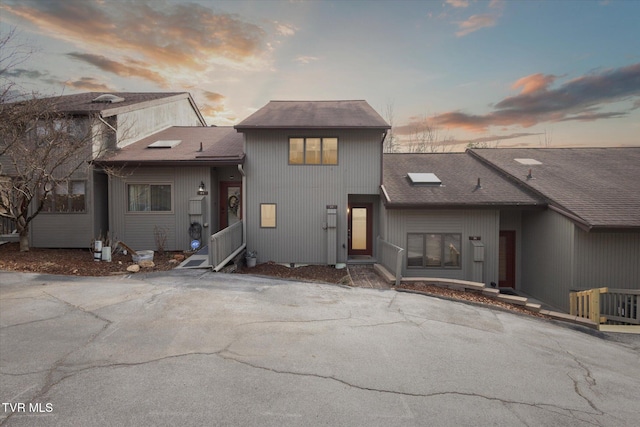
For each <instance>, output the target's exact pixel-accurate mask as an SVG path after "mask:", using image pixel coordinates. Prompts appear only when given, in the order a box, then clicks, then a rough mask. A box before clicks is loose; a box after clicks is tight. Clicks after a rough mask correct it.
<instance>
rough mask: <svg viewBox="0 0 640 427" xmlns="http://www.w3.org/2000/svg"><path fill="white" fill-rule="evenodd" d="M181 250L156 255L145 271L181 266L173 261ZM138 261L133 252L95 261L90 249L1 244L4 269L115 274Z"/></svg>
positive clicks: (0, 251) (89, 274)
mask: <svg viewBox="0 0 640 427" xmlns="http://www.w3.org/2000/svg"><path fill="white" fill-rule="evenodd" d="M176 253H177V252H175V253H174V252H165V254H164V255H160V254H159V253H158V252H156V253H155V254H154V256H153V262H154V264H155V266H154V267H152V268H141V269H140V271H141V272H151V271H167V270H171V269H172V268H174V267H175V266H176V265H178V263H177V262H172V261H171V260H172V259H173V256H174V254H176ZM133 264H135V263H134V262H133V260H132V259H131V255H123V254H113V256H112V261H111V262H103V261H94V260H93V252H91V251H90V250H89V249H40V248H31V249H30V250H29V251H28V252H20V250H19V244H18V243H6V244H4V245H0V270H5V271H20V272H27V273H45V274H63V275H68V276H111V275H115V274H127V273H129V272H128V271H127V267H129V266H130V265H133Z"/></svg>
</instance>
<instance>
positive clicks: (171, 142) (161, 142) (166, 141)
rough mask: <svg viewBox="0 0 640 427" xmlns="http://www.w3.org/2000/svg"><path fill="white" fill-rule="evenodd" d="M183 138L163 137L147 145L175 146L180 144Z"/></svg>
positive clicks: (157, 146) (156, 146)
mask: <svg viewBox="0 0 640 427" xmlns="http://www.w3.org/2000/svg"><path fill="white" fill-rule="evenodd" d="M181 142H182V140H179V139H164V140H163V139H161V140H158V141H156V142H154V143H153V144H149V145H147V148H173V147H175V146H177V145H178V144H180V143H181Z"/></svg>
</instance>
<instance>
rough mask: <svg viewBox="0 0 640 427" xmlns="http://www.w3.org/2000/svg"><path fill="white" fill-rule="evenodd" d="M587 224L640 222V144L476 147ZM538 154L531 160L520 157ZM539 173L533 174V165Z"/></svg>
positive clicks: (609, 225) (481, 155)
mask: <svg viewBox="0 0 640 427" xmlns="http://www.w3.org/2000/svg"><path fill="white" fill-rule="evenodd" d="M472 154H473V155H475V156H477V157H478V158H480V159H482V160H483V161H485V162H486V163H487V164H490V165H492V166H494V167H496V168H498V169H500V170H502V171H504V172H505V173H506V174H508V175H509V176H511V177H512V179H515V180H517V181H519V182H520V183H522V184H524V185H525V186H527V187H529V188H531V189H533V190H535V191H536V192H537V193H539V194H540V195H542V196H544V197H545V198H546V199H547V200H548V202H549V206H550V207H552V208H554V209H556V210H558V211H560V212H561V213H564V214H566V215H567V216H569V217H572V216H573V217H575V218H573V219H574V220H575V221H577V222H578V223H579V224H581V225H582V226H583V228H586V229H592V228H601V229H615V228H620V229H628V228H640V187H639V183H640V147H636V148H530V149H524V148H523V149H520V148H514V149H482V150H480V149H476V150H472ZM523 158H524V159H534V160H537V161H538V162H540V163H542V164H533V165H526V164H521V163H520V162H517V161H515V160H514V159H523ZM530 169H531V175H532V178H533V179H527V175H528V174H529V170H530Z"/></svg>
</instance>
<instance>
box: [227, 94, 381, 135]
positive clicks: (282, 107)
mask: <svg viewBox="0 0 640 427" xmlns="http://www.w3.org/2000/svg"><path fill="white" fill-rule="evenodd" d="M235 127H236V129H238V130H240V131H243V130H248V129H264V128H266V129H269V128H271V129H283V128H315V129H318V128H374V129H389V128H390V126H389V124H387V122H386V121H385V120H384V119H383V118H382V117H380V115H379V114H378V113H377V112H376V111H375V110H374V109H373V108H371V106H370V105H369V104H368V103H367V102H366V101H271V102H269V103H268V104H267V105H265V106H264V107H262V108H261V109H259V110H258V111H256V112H255V113H253V114H252V115H250V116H249V117H247V118H246V119H244V120H243V121H242V122H240V123H239V124H237V125H236V126H235Z"/></svg>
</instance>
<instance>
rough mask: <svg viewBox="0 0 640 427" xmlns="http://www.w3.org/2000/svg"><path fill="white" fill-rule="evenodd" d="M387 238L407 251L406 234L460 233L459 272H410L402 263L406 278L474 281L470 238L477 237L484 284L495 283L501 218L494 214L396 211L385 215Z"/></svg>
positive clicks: (488, 211) (445, 270)
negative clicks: (481, 245)
mask: <svg viewBox="0 0 640 427" xmlns="http://www.w3.org/2000/svg"><path fill="white" fill-rule="evenodd" d="M386 216H387V225H386V228H387V230H388V235H387V237H386V239H385V240H387V241H388V242H389V243H392V244H394V245H396V246H399V247H401V248H404V249H406V247H407V233H460V234H461V235H462V242H461V246H462V247H461V248H460V249H461V250H460V252H461V256H462V268H460V269H434V268H428V269H413V268H411V269H409V268H407V259H406V251H405V259H404V260H403V269H402V275H403V276H405V277H442V278H448V279H461V280H473V279H474V278H475V275H474V270H476V269H477V268H478V263H475V262H474V261H473V253H472V249H471V243H470V241H469V236H480V237H481V238H482V240H481V241H482V242H483V243H484V246H485V261H484V263H482V264H483V265H482V268H483V270H484V272H483V276H484V278H483V280H482V281H483V282H484V283H486V284H489V283H491V282H497V281H498V233H499V221H500V214H499V212H498V211H497V210H422V209H421V210H417V209H416V210H408V209H407V210H395V209H390V210H387V212H386Z"/></svg>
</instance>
